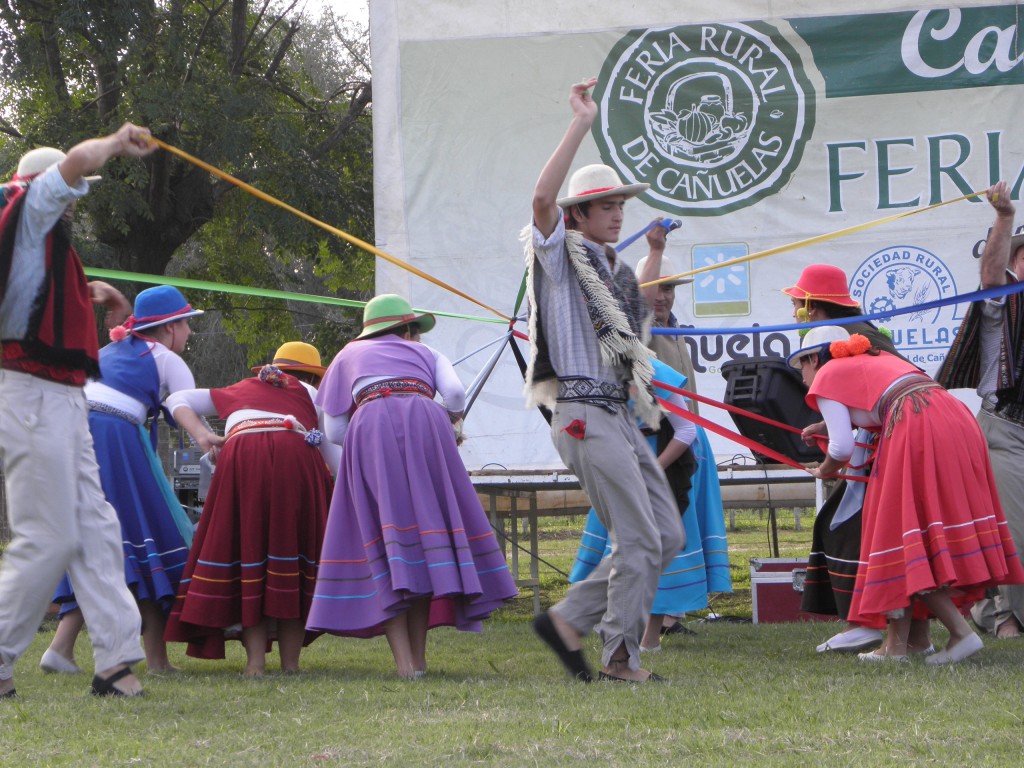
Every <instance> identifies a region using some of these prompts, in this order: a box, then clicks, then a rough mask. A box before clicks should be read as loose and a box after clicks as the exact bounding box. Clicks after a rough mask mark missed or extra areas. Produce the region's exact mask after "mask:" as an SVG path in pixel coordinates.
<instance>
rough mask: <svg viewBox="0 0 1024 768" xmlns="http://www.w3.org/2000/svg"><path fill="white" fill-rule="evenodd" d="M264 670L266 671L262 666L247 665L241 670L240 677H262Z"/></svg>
mask: <svg viewBox="0 0 1024 768" xmlns="http://www.w3.org/2000/svg"><path fill="white" fill-rule="evenodd" d="M265 672H266V668H264V667H249V666H247V667H246V668H245V669H243V670H242V677H251V678H257V677H263V675H264V673H265Z"/></svg>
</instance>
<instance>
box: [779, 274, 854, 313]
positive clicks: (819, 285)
mask: <svg viewBox="0 0 1024 768" xmlns="http://www.w3.org/2000/svg"><path fill="white" fill-rule="evenodd" d="M782 292H783V293H785V294H787V295H789V296H792V297H793V298H794V299H802V300H804V301H825V302H828V303H829V304H838V305H839V306H841V307H857V306H860V305H859V304H858V303H857V302H856V301H854V300H853V299H852V298H850V289H849V287H848V285H847V282H846V273H845V272H843V270H841V269H840V268H839V267H833V266H832V265H831V264H811V266H809V267H806V268H805V269H804V271H803V272H801V273H800V279H799V280H797V281H796V285H794V286H792V287H790V288H784V289H783V290H782Z"/></svg>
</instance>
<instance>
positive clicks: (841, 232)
mask: <svg viewBox="0 0 1024 768" xmlns="http://www.w3.org/2000/svg"><path fill="white" fill-rule="evenodd" d="M985 192H986V190H984V189H983V190H981V191H980V192H971V194H969V195H963V196H962V197H954V198H953V199H952V200H943V201H942V202H941V203H935V204H934V205H929V206H927V207H925V208H915V209H914V210H912V211H903V212H902V213H896V214H893V215H892V216H886V217H884V218H881V219H875V220H874V221H869V222H866V223H864V224H855V225H854V226H852V227H846V228H845V229H837V230H836V231H835V232H827V233H826V234H824V235H815V236H814V237H808V238H806V239H805V240H797V241H796V242H794V243H789V244H787V245H779V246H776V247H775V248H768V249H766V250H764V251H757V252H756V253H750V254H747V255H746V256H740V257H739V258H736V259H729V260H728V261H723V262H721V263H719V264H708V265H707V266H704V267H697V268H696V269H691V270H690V271H689V272H680V273H679V274H678V275H669V276H668V277H659V278H658V279H657V280H651V281H650V282H647V283H643V284H641V286H640V287H641V288H647V287H648V286H651V285H660V284H661V283H666V282H668V281H669V280H678V279H679V278H681V277H691V276H693V275H697V274H700V273H701V272H713V271H714V270H716V269H724V268H725V267H731V266H734V265H736V264H744V263H746V262H748V261H754V260H755V259H763V258H765V257H766V256H774V255H775V254H777V253H783V252H785V251H794V250H796V249H797V248H804V247H806V246H808V245H816V244H817V243H824V242H826V241H828V240H834V239H836V238H837V237H845V236H846V235H852V234H853V233H854V232H861V231H863V230H865V229H871V228H872V227H877V226H878V225H880V224H888V223H889V222H890V221H896V220H897V219H902V218H904V217H906V216H913V215H915V214H918V213H924V212H925V211H930V210H932V209H933V208H941V207H942V206H944V205H949V204H950V203H959V202H961V201H962V200H970V199H971V198H974V197H981V196H982V195H984V194H985Z"/></svg>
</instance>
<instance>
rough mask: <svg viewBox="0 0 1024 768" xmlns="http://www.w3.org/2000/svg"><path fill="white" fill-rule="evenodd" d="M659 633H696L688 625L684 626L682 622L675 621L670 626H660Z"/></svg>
mask: <svg viewBox="0 0 1024 768" xmlns="http://www.w3.org/2000/svg"><path fill="white" fill-rule="evenodd" d="M661 634H662V635H696V634H697V633H696V632H694V631H693V630H692V629H690V628H689V627H684V626H683V622H681V621H677V622H676V623H675V624H673V625H672V626H670V627H662V628H661Z"/></svg>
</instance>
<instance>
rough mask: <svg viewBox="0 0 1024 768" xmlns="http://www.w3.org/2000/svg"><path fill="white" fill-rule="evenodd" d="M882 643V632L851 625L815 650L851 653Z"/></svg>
mask: <svg viewBox="0 0 1024 768" xmlns="http://www.w3.org/2000/svg"><path fill="white" fill-rule="evenodd" d="M881 644H882V632H881V630H878V629H868V628H867V627H852V628H850V629H848V630H846V631H845V632H840V633H839V634H838V635H833V636H832V637H830V638H829V639H828V640H826V641H825V642H824V643H822V644H821V645H819V646H818V647H817V648H816V649H815V650H817V652H818V653H827V652H829V651H833V652H835V653H853V652H854V651H863V650H866V649H868V648H872V647H875V646H878V645H881Z"/></svg>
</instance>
